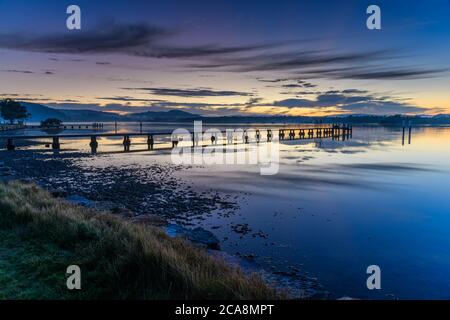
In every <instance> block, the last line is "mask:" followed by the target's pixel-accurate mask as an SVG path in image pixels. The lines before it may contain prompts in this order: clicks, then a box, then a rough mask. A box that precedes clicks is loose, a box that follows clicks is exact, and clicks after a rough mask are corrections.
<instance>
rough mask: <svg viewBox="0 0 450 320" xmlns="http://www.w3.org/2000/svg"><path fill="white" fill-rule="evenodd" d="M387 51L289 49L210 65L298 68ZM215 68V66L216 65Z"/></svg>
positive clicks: (383, 56)
mask: <svg viewBox="0 0 450 320" xmlns="http://www.w3.org/2000/svg"><path fill="white" fill-rule="evenodd" d="M388 57H389V51H387V50H383V51H368V52H358V53H342V54H336V53H330V52H327V51H325V52H324V51H318V50H313V51H290V52H282V53H270V54H260V55H255V56H247V57H238V58H229V59H223V60H216V61H214V62H212V64H210V66H213V68H214V66H216V65H218V66H219V67H224V66H226V67H228V68H230V70H235V71H244V72H248V71H271V70H286V69H289V70H295V69H299V68H306V67H314V66H322V65H329V64H342V63H354V62H367V61H373V60H375V59H386V58H388ZM207 66H208V64H207V63H204V64H197V65H195V64H194V65H192V66H191V67H193V68H205V67H207ZM216 68H217V67H216Z"/></svg>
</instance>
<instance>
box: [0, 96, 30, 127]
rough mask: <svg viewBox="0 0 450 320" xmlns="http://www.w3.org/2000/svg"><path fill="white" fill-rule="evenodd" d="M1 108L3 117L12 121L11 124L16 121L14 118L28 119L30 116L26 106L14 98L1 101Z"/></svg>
mask: <svg viewBox="0 0 450 320" xmlns="http://www.w3.org/2000/svg"><path fill="white" fill-rule="evenodd" d="M0 109H1V110H0V114H1V116H2V118H3V119H5V120H8V121H10V122H11V124H13V123H14V120H20V119H26V118H28V117H29V116H30V114H29V113H28V112H27V108H26V107H25V106H23V105H21V104H20V102H17V101H14V100H12V99H4V100H2V101H0Z"/></svg>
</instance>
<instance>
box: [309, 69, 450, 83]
mask: <svg viewBox="0 0 450 320" xmlns="http://www.w3.org/2000/svg"><path fill="white" fill-rule="evenodd" d="M446 71H448V69H425V68H415V67H402V68H386V67H380V66H371V67H360V66H357V67H346V68H330V69H320V70H309V71H308V70H307V71H305V72H304V73H303V74H304V75H305V76H306V75H309V76H310V77H311V78H324V77H326V78H332V79H357V80H408V79H423V78H430V77H435V76H438V75H439V74H441V73H443V72H446Z"/></svg>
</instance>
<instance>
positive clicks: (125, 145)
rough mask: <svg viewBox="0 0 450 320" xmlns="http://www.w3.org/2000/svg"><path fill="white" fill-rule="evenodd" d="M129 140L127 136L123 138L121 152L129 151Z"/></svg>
mask: <svg viewBox="0 0 450 320" xmlns="http://www.w3.org/2000/svg"><path fill="white" fill-rule="evenodd" d="M130 145H131V140H130V137H129V136H123V151H125V152H128V151H130Z"/></svg>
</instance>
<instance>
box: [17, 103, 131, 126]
mask: <svg viewBox="0 0 450 320" xmlns="http://www.w3.org/2000/svg"><path fill="white" fill-rule="evenodd" d="M22 104H23V105H24V106H25V107H26V108H27V110H28V112H29V113H30V114H31V117H30V118H28V121H29V122H40V121H42V120H45V119H47V118H57V119H60V120H62V121H63V122H77V121H120V120H122V117H121V116H120V115H117V114H114V113H110V112H102V111H93V110H65V109H55V108H50V107H47V106H44V105H41V104H37V103H28V102H22Z"/></svg>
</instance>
